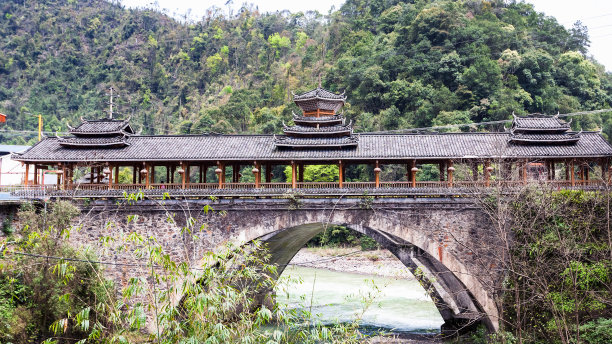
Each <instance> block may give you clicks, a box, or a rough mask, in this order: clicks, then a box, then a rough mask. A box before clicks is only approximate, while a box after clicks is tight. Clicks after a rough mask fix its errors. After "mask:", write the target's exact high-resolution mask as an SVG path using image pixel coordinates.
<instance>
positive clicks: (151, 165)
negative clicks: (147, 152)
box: [149, 163, 155, 184]
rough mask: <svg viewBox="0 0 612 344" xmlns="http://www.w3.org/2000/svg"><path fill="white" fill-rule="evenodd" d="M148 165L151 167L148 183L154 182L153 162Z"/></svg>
mask: <svg viewBox="0 0 612 344" xmlns="http://www.w3.org/2000/svg"><path fill="white" fill-rule="evenodd" d="M149 166H150V167H151V173H150V174H151V177H150V178H149V184H155V164H154V163H151V164H150V165H149Z"/></svg>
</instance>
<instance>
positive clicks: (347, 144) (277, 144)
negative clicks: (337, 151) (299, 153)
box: [275, 142, 358, 149]
mask: <svg viewBox="0 0 612 344" xmlns="http://www.w3.org/2000/svg"><path fill="white" fill-rule="evenodd" d="M275 144H276V147H291V148H310V149H316V148H339V147H357V144H358V142H350V143H337V144H319V145H298V144H291V143H279V142H275Z"/></svg>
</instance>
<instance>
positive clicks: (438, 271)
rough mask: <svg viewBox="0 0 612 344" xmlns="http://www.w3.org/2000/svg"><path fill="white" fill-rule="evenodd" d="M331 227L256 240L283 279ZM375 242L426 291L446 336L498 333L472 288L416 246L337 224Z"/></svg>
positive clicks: (309, 226) (306, 227)
mask: <svg viewBox="0 0 612 344" xmlns="http://www.w3.org/2000/svg"><path fill="white" fill-rule="evenodd" d="M330 225H332V224H331V223H326V224H324V223H321V222H312V223H306V224H300V225H296V226H293V227H288V228H283V229H279V230H276V231H273V232H270V233H268V234H265V235H263V236H260V237H258V238H256V239H257V240H261V241H263V242H265V243H266V245H267V247H268V250H269V253H270V256H271V257H270V263H271V264H275V265H277V266H278V275H279V276H280V275H282V273H283V271H284V270H285V268H286V267H287V266H288V265H289V263H290V262H291V260H292V259H293V257H294V256H295V255H296V254H297V253H298V251H299V250H300V249H301V248H303V247H304V246H305V245H306V243H307V242H308V241H309V240H311V239H312V238H313V237H315V236H316V235H317V234H319V233H320V232H322V231H323V230H325V228H327V227H328V226H330ZM333 225H339V226H344V227H346V228H348V229H351V230H353V231H355V232H357V233H361V234H363V235H366V236H368V237H370V238H372V239H373V240H374V241H376V243H377V244H378V245H380V247H381V248H383V249H386V250H388V251H390V252H391V253H392V254H393V255H394V256H395V257H396V258H397V259H398V260H399V261H401V262H402V264H404V265H405V266H406V267H407V268H408V269H409V271H410V272H411V273H412V274H413V276H414V277H415V279H416V280H417V281H418V282H419V283H420V284H421V286H423V288H425V290H426V291H427V293H428V294H429V296H430V297H431V299H432V301H434V305H435V306H436V308H437V309H438V311H439V313H440V315H441V317H442V319H443V321H444V324H443V325H442V326H441V332H442V334H444V335H455V334H459V333H463V332H468V331H470V330H472V329H474V328H475V327H476V326H478V325H479V324H484V325H485V326H486V327H487V328H489V329H490V330H494V326H493V324H492V322H491V319H489V317H488V316H487V314H486V313H485V312H484V311H483V309H482V307H481V306H480V305H479V304H478V302H477V300H476V299H475V298H474V296H473V295H472V293H471V292H470V291H469V289H468V288H466V287H465V285H464V284H463V283H462V282H461V281H460V280H459V279H458V278H457V277H456V276H455V274H454V273H453V272H451V271H450V270H449V269H448V268H447V267H446V266H445V265H444V264H442V263H441V262H439V261H438V260H437V259H435V258H434V257H432V256H431V255H430V254H429V253H427V252H426V251H424V250H423V249H421V248H419V247H417V246H416V245H414V244H412V243H410V242H408V241H406V240H404V239H402V238H399V237H396V236H394V235H392V234H389V233H387V232H385V231H381V230H377V229H373V228H371V227H367V226H363V225H359V224H350V223H333Z"/></svg>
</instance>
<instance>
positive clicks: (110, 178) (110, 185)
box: [108, 165, 113, 189]
mask: <svg viewBox="0 0 612 344" xmlns="http://www.w3.org/2000/svg"><path fill="white" fill-rule="evenodd" d="M108 188H109V189H112V188H113V166H112V165H109V166H108Z"/></svg>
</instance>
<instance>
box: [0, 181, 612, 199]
mask: <svg viewBox="0 0 612 344" xmlns="http://www.w3.org/2000/svg"><path fill="white" fill-rule="evenodd" d="M533 185H538V186H541V187H548V188H551V189H553V190H560V189H601V188H603V187H605V186H606V184H605V183H604V181H602V180H574V182H573V183H572V181H568V180H552V181H550V180H529V181H527V182H525V181H522V180H491V181H489V182H486V181H482V180H478V181H465V180H462V181H454V182H453V183H452V184H451V183H450V182H448V181H416V182H415V183H414V184H413V183H412V182H411V181H395V182H389V181H384V182H380V183H379V185H378V187H377V186H376V183H375V182H343V183H342V189H341V188H340V185H339V183H338V182H298V183H296V188H295V189H293V188H292V184H291V183H259V187H258V188H256V184H255V183H223V184H222V187H220V186H219V183H186V184H185V186H184V187H183V184H181V183H154V184H150V185H148V187H147V185H146V184H142V183H140V184H113V185H111V186H110V188H109V185H108V184H86V183H83V184H76V183H75V184H70V185H66V186H64V185H55V184H54V185H31V186H24V185H0V192H2V193H10V194H11V195H12V196H13V197H15V198H44V197H53V196H61V197H75V196H79V197H104V196H109V195H110V196H112V197H118V196H120V195H122V194H123V193H124V192H130V191H132V192H136V191H139V190H140V191H143V192H145V194H150V195H159V194H161V193H165V192H170V193H179V194H185V195H194V196H197V195H203V194H219V195H222V194H225V193H228V194H239V195H243V196H247V195H249V194H250V193H252V194H253V195H258V194H282V193H285V192H287V191H290V190H298V191H299V190H302V192H304V193H305V194H322V195H328V194H330V195H331V194H335V193H338V192H339V191H340V190H344V191H342V193H344V192H351V191H352V192H353V193H355V194H360V193H363V192H365V191H369V190H372V191H376V192H378V193H385V192H389V193H392V194H401V193H402V192H405V193H406V194H412V193H424V194H428V193H431V194H446V193H448V192H451V193H452V192H453V191H450V190H457V191H456V192H467V191H469V190H477V189H481V188H487V187H489V188H505V189H518V188H521V187H525V186H533ZM179 190H180V192H179ZM256 190H257V191H256ZM334 190H338V191H334ZM404 190H405V191H404ZM444 190H448V191H444ZM462 190H463V191H462Z"/></svg>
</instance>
